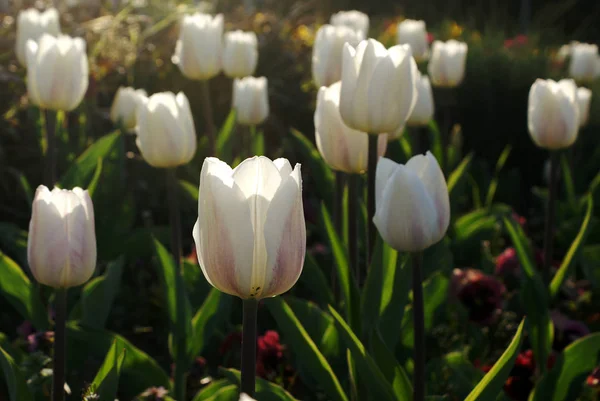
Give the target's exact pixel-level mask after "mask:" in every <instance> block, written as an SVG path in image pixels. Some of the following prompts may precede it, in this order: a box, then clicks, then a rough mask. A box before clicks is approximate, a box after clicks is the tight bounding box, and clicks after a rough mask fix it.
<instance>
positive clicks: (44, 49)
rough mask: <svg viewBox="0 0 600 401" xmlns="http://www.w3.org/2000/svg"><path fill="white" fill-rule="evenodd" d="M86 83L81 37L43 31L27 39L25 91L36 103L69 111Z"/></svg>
mask: <svg viewBox="0 0 600 401" xmlns="http://www.w3.org/2000/svg"><path fill="white" fill-rule="evenodd" d="M87 87H88V59H87V55H86V53H85V42H84V41H83V39H81V38H71V37H70V36H66V35H61V36H58V37H54V36H50V35H47V34H44V35H42V37H41V38H40V40H39V42H37V43H36V42H34V41H33V40H30V41H28V42H27V92H28V94H29V100H30V101H31V102H32V103H33V104H35V105H36V106H38V107H41V108H44V109H52V110H64V111H71V110H73V109H75V108H76V107H77V106H78V105H79V103H81V101H82V100H83V96H84V95H85V92H86V90H87Z"/></svg>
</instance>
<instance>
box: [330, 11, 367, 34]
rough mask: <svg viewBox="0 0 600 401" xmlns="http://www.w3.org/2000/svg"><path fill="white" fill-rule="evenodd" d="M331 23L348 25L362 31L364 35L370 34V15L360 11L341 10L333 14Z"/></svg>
mask: <svg viewBox="0 0 600 401" xmlns="http://www.w3.org/2000/svg"><path fill="white" fill-rule="evenodd" d="M330 22H331V25H335V26H347V27H348V28H352V29H354V30H355V31H357V32H360V33H361V34H362V35H363V37H365V38H366V37H367V36H368V34H369V16H368V15H367V14H365V13H362V12H360V11H356V10H352V11H340V12H337V13H335V14H333V15H332V16H331V20H330Z"/></svg>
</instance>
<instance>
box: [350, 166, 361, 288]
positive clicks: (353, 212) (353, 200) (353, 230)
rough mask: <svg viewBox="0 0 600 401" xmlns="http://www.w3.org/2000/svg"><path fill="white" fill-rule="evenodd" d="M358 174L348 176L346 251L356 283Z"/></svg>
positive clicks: (359, 276)
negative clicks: (348, 254)
mask: <svg viewBox="0 0 600 401" xmlns="http://www.w3.org/2000/svg"><path fill="white" fill-rule="evenodd" d="M359 187H360V176H359V175H358V174H350V175H349V176H348V251H349V253H350V270H351V271H352V272H353V273H354V279H355V280H356V283H357V284H358V285H360V280H361V274H360V263H359V252H358V239H359V235H358V219H359V216H360V209H359V204H360V191H359Z"/></svg>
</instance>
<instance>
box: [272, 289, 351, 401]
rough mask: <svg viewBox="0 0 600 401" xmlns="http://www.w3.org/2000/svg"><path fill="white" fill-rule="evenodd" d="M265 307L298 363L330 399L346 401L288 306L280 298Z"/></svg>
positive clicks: (322, 357)
mask: <svg viewBox="0 0 600 401" xmlns="http://www.w3.org/2000/svg"><path fill="white" fill-rule="evenodd" d="M265 305H266V306H267V307H268V308H269V312H270V313H271V315H273V317H274V318H275V320H276V321H277V326H278V327H279V329H280V330H281V332H282V333H283V335H284V336H285V338H286V340H287V341H288V343H289V344H290V345H292V347H291V349H292V351H293V352H294V355H295V357H296V358H297V359H298V362H299V363H300V364H302V365H304V366H305V367H306V371H307V372H308V373H309V374H310V375H312V378H313V379H314V380H315V381H316V382H317V383H319V384H320V385H321V386H322V388H323V390H324V391H325V393H327V395H328V397H329V398H330V399H332V400H337V401H347V399H348V398H347V397H346V394H344V391H343V389H342V386H341V385H340V382H339V380H338V378H337V377H336V375H335V373H334V372H333V369H331V366H330V365H329V363H328V362H327V360H326V359H325V357H324V356H323V354H322V353H321V352H320V351H319V348H318V347H317V346H316V345H315V343H314V341H313V340H312V339H311V338H310V336H309V335H308V333H307V332H306V330H305V329H304V326H303V325H302V323H301V322H300V321H299V320H298V318H297V317H296V315H295V314H294V312H293V311H292V309H291V308H290V307H289V305H288V304H287V303H286V302H285V301H284V300H283V299H282V298H281V297H275V298H272V299H270V300H268V301H266V302H265Z"/></svg>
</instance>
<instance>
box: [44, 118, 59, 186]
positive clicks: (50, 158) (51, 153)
mask: <svg viewBox="0 0 600 401" xmlns="http://www.w3.org/2000/svg"><path fill="white" fill-rule="evenodd" d="M45 117H46V160H45V161H46V166H45V169H44V176H45V177H44V182H45V184H46V186H47V187H48V188H49V189H50V190H52V188H53V187H54V184H56V112H55V111H53V110H46V113H45Z"/></svg>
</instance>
